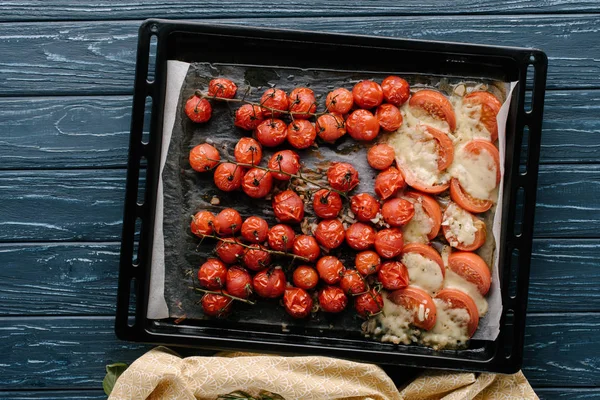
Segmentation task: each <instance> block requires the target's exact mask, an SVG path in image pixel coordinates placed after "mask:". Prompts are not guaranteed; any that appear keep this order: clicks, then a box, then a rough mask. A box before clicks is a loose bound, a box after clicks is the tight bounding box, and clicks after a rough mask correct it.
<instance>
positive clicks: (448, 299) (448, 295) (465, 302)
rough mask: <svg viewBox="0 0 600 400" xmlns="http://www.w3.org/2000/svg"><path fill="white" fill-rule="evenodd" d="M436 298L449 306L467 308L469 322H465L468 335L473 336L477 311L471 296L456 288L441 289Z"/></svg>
mask: <svg viewBox="0 0 600 400" xmlns="http://www.w3.org/2000/svg"><path fill="white" fill-rule="evenodd" d="M435 298H436V299H440V300H442V301H443V302H444V303H446V304H447V305H448V306H449V307H450V308H462V309H464V310H467V313H468V314H469V322H468V323H467V333H468V335H469V337H471V336H473V334H474V333H475V331H476V330H477V325H479V311H478V310H477V304H475V302H474V301H473V299H472V298H471V296H469V295H468V294H466V293H463V292H461V291H460V290H456V289H442V290H440V291H439V292H437V293H436V295H435Z"/></svg>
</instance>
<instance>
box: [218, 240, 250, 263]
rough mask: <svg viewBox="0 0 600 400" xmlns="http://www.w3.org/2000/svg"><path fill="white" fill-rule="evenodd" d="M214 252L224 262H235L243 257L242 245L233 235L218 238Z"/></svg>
mask: <svg viewBox="0 0 600 400" xmlns="http://www.w3.org/2000/svg"><path fill="white" fill-rule="evenodd" d="M215 252H216V253H217V256H218V257H219V258H220V259H221V261H223V262H224V263H225V264H237V263H239V262H240V261H241V260H242V258H243V257H244V247H243V246H242V245H241V244H239V242H238V240H237V239H236V238H233V237H230V238H224V239H223V240H219V243H217V246H216V247H215Z"/></svg>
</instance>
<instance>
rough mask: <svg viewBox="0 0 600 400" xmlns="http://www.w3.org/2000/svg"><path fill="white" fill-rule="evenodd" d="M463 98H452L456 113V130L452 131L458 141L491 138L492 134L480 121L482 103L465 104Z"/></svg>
mask: <svg viewBox="0 0 600 400" xmlns="http://www.w3.org/2000/svg"><path fill="white" fill-rule="evenodd" d="M462 100H463V99H462V97H456V96H452V97H451V98H450V102H451V103H452V106H453V107H454V114H455V115H456V130H455V131H454V132H453V133H452V134H453V135H454V137H455V139H456V141H458V142H466V141H469V140H471V139H475V138H480V139H486V140H491V139H492V135H491V134H490V132H489V131H488V130H487V129H486V128H485V125H484V124H482V123H480V119H481V105H480V104H464V103H463V101H462Z"/></svg>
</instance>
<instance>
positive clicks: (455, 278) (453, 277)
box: [444, 269, 488, 317]
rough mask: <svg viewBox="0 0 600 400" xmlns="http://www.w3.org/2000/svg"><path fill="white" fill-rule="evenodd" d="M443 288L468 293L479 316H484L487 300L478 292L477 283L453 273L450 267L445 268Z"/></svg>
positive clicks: (486, 309)
mask: <svg viewBox="0 0 600 400" xmlns="http://www.w3.org/2000/svg"><path fill="white" fill-rule="evenodd" d="M444 288H448V289H456V290H460V291H461V292H464V293H466V294H468V295H469V296H470V297H471V298H472V299H473V301H474V302H475V304H476V305H477V311H479V316H480V317H482V316H484V315H485V314H486V313H487V311H488V302H487V300H486V299H485V297H483V296H482V295H481V293H479V290H478V289H477V285H475V284H473V283H471V282H469V281H467V280H466V279H464V278H463V277H461V276H460V275H458V274H456V273H454V272H453V271H452V270H450V269H446V279H444Z"/></svg>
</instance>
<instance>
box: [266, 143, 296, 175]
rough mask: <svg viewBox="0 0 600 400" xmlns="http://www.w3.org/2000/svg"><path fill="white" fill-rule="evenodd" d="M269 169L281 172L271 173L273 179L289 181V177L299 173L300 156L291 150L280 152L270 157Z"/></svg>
mask: <svg viewBox="0 0 600 400" xmlns="http://www.w3.org/2000/svg"><path fill="white" fill-rule="evenodd" d="M269 168H270V169H272V170H277V171H282V172H271V174H272V175H273V178H275V179H277V180H280V181H288V180H290V175H289V174H292V175H295V174H297V173H298V171H300V156H298V154H297V153H296V152H294V151H292V150H282V151H278V152H277V153H275V154H273V156H271V159H270V160H269Z"/></svg>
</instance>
